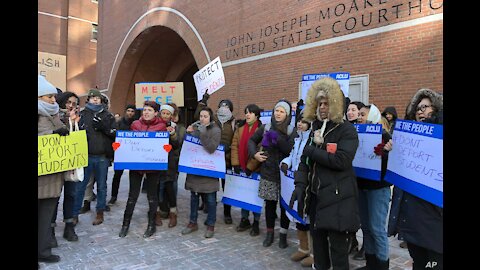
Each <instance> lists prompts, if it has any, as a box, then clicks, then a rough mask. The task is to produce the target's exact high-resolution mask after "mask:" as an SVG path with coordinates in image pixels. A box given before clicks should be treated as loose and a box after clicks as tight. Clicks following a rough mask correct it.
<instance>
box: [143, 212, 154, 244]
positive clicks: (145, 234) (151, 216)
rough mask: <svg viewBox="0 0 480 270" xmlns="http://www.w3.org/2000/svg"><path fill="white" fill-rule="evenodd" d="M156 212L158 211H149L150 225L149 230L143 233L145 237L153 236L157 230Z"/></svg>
mask: <svg viewBox="0 0 480 270" xmlns="http://www.w3.org/2000/svg"><path fill="white" fill-rule="evenodd" d="M155 214H156V212H155V213H154V214H153V215H151V214H150V213H148V226H147V230H146V231H145V233H144V234H143V238H148V237H150V236H152V235H153V234H154V233H155V231H157V225H155Z"/></svg>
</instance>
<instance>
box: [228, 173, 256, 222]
mask: <svg viewBox="0 0 480 270" xmlns="http://www.w3.org/2000/svg"><path fill="white" fill-rule="evenodd" d="M259 183H260V175H259V174H256V173H252V175H250V176H247V175H246V174H245V173H244V172H241V173H240V174H236V173H235V172H232V171H231V170H227V173H226V174H225V189H224V191H223V197H222V202H223V203H224V204H228V205H232V206H236V207H239V208H242V209H245V210H248V211H252V212H255V213H262V207H263V199H262V198H260V197H258V185H259Z"/></svg>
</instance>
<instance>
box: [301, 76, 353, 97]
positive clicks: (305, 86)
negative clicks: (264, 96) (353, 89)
mask: <svg viewBox="0 0 480 270" xmlns="http://www.w3.org/2000/svg"><path fill="white" fill-rule="evenodd" d="M323 77H331V78H333V79H335V80H336V81H337V82H338V84H339V85H340V89H342V92H343V94H344V95H345V97H348V90H349V89H350V73H349V72H336V73H318V74H304V75H302V87H301V92H300V97H299V99H303V100H306V97H307V93H308V90H309V89H310V87H312V84H313V83H314V82H315V81H317V80H319V79H321V78H323Z"/></svg>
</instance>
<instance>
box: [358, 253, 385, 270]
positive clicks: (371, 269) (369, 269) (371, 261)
mask: <svg viewBox="0 0 480 270" xmlns="http://www.w3.org/2000/svg"><path fill="white" fill-rule="evenodd" d="M365 260H366V261H367V263H366V264H365V266H363V267H360V268H357V269H355V270H377V266H376V261H377V256H375V254H368V253H365ZM387 269H388V268H387Z"/></svg>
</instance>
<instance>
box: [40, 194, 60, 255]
mask: <svg viewBox="0 0 480 270" xmlns="http://www.w3.org/2000/svg"><path fill="white" fill-rule="evenodd" d="M57 202H58V197H57V198H48V199H38V204H37V210H38V215H37V217H38V224H37V225H38V243H37V244H38V246H37V247H38V257H39V258H40V257H42V258H45V257H48V256H50V255H52V248H51V247H50V239H51V235H52V233H51V226H50V224H51V222H52V216H53V212H54V211H55V206H56V205H57Z"/></svg>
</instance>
